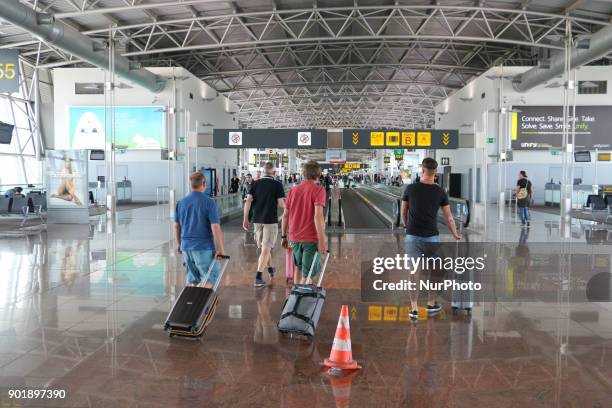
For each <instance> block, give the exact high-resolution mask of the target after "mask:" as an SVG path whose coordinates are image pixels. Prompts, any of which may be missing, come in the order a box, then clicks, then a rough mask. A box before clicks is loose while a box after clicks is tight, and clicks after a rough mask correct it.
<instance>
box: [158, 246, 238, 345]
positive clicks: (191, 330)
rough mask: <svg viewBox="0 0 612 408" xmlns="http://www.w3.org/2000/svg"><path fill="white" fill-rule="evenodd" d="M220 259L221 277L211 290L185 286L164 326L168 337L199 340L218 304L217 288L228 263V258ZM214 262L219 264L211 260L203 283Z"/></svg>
mask: <svg viewBox="0 0 612 408" xmlns="http://www.w3.org/2000/svg"><path fill="white" fill-rule="evenodd" d="M220 258H221V259H223V260H224V262H223V265H222V266H221V275H220V276H219V279H217V282H215V286H214V287H213V288H205V287H201V286H185V287H184V288H183V290H182V291H181V293H180V295H179V296H178V298H177V299H176V302H174V305H173V306H172V309H171V310H170V313H169V314H168V318H167V319H166V323H165V324H164V329H165V330H166V331H167V332H168V334H169V335H170V337H172V336H173V335H177V336H185V337H193V338H197V339H199V338H200V337H202V335H203V334H204V331H205V330H206V327H207V326H208V325H209V324H210V322H211V321H212V318H213V316H214V315H215V309H216V308H217V303H218V302H219V298H218V296H217V288H218V287H219V283H221V279H222V278H223V274H224V273H225V269H226V268H227V264H228V263H229V256H225V255H223V256H221V257H220ZM216 262H220V261H219V259H218V258H216V259H213V261H212V262H211V263H210V267H209V268H208V272H207V273H206V277H205V278H204V279H203V282H208V278H209V276H210V274H211V272H212V269H213V267H214V265H215V263H216Z"/></svg>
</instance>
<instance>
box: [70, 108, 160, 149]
mask: <svg viewBox="0 0 612 408" xmlns="http://www.w3.org/2000/svg"><path fill="white" fill-rule="evenodd" d="M162 110H163V108H162V107H159V106H118V107H116V108H115V145H116V146H127V148H128V149H161V148H163V147H165V139H164V134H165V132H164V130H165V125H164V112H163V111H162ZM107 113H108V112H107ZM109 116H110V115H107V122H108V126H107V127H106V128H107V129H109V128H110V117H109ZM68 118H69V119H68V122H69V132H70V147H71V148H72V149H104V144H105V140H106V132H105V128H104V125H103V123H104V107H103V106H71V107H69V108H68Z"/></svg>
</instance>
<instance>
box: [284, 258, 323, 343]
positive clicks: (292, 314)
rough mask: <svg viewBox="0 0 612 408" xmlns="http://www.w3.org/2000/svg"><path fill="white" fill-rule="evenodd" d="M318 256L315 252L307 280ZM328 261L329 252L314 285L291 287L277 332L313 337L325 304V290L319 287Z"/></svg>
mask: <svg viewBox="0 0 612 408" xmlns="http://www.w3.org/2000/svg"><path fill="white" fill-rule="evenodd" d="M318 256H319V253H318V252H317V253H316V254H315V256H314V258H313V260H312V265H311V266H310V271H309V273H308V279H310V277H311V276H312V271H313V269H314V265H315V262H316V260H317V257H318ZM328 260H329V252H328V253H327V255H326V256H325V261H324V262H323V265H322V267H321V275H320V276H319V281H318V282H317V284H316V285H301V284H295V285H293V287H292V288H291V292H290V293H289V297H288V298H287V300H286V301H285V304H284V305H283V311H282V313H281V318H280V320H279V322H278V331H279V332H281V333H286V334H298V335H303V336H307V337H312V336H314V334H315V331H316V329H317V324H318V323H319V317H320V316H321V310H322V309H323V304H324V303H325V289H323V288H322V287H321V282H323V276H324V275H325V268H326V267H327V261H328Z"/></svg>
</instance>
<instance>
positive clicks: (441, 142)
mask: <svg viewBox="0 0 612 408" xmlns="http://www.w3.org/2000/svg"><path fill="white" fill-rule="evenodd" d="M342 147H343V148H344V149H381V148H391V149H397V148H406V149H457V148H458V147H459V132H458V131H457V130H456V129H343V130H342Z"/></svg>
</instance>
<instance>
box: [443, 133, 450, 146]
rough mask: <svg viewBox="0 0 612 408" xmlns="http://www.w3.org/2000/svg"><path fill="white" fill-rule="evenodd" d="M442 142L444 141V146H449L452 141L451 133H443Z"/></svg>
mask: <svg viewBox="0 0 612 408" xmlns="http://www.w3.org/2000/svg"><path fill="white" fill-rule="evenodd" d="M442 143H444V146H448V144H449V143H450V134H448V133H442Z"/></svg>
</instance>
